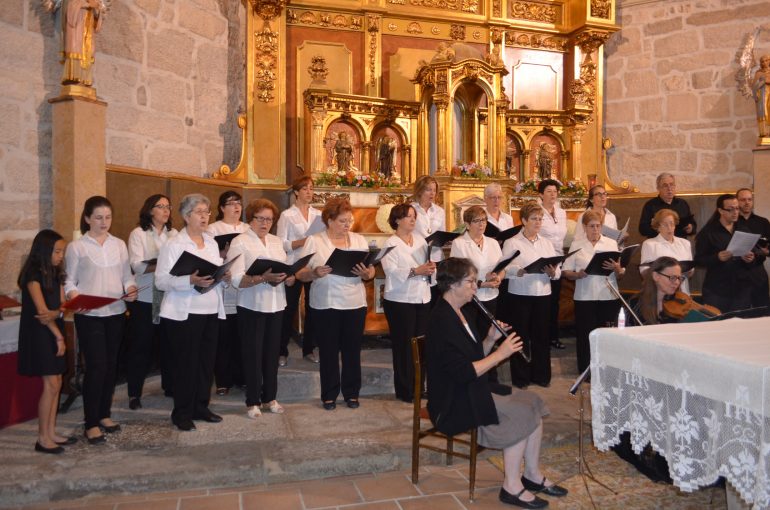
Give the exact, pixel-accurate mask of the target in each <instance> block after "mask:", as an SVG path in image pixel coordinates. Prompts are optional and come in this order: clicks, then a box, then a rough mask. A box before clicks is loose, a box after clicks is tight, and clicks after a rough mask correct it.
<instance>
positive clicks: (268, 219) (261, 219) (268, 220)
mask: <svg viewBox="0 0 770 510" xmlns="http://www.w3.org/2000/svg"><path fill="white" fill-rule="evenodd" d="M253 219H254V221H256V222H257V223H272V222H273V218H271V217H268V216H253Z"/></svg>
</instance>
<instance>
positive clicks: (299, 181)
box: [291, 175, 313, 194]
mask: <svg viewBox="0 0 770 510" xmlns="http://www.w3.org/2000/svg"><path fill="white" fill-rule="evenodd" d="M308 184H310V185H312V184H313V178H312V177H310V176H309V175H300V176H299V177H297V178H296V179H294V180H293V181H292V183H291V190H292V191H293V192H294V193H295V194H296V193H297V192H298V191H299V190H301V189H302V188H304V187H305V186H307V185H308Z"/></svg>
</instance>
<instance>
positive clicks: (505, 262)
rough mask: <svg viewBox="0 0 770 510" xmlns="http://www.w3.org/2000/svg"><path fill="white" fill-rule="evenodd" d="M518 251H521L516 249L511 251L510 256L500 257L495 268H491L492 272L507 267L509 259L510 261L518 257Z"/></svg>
mask: <svg viewBox="0 0 770 510" xmlns="http://www.w3.org/2000/svg"><path fill="white" fill-rule="evenodd" d="M520 253H521V252H520V251H519V250H516V251H515V252H513V255H511V256H510V257H508V258H507V259H502V260H501V261H500V262H498V263H497V265H496V266H495V268H494V269H493V270H492V272H493V273H497V272H498V271H502V270H503V269H505V268H506V267H508V264H510V263H511V261H512V260H513V259H515V258H516V257H518V256H519V254H520Z"/></svg>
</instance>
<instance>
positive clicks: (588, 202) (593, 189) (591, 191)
mask: <svg viewBox="0 0 770 510" xmlns="http://www.w3.org/2000/svg"><path fill="white" fill-rule="evenodd" d="M599 188H601V189H603V190H604V191H607V190H606V189H605V188H604V186H602V185H601V184H596V185H595V186H591V188H590V189H589V190H588V198H586V209H590V208H591V207H593V205H594V204H593V203H592V202H591V200H593V198H594V195H596V191H597V190H599Z"/></svg>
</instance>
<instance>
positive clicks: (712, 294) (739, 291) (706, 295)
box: [703, 282, 752, 313]
mask: <svg viewBox="0 0 770 510" xmlns="http://www.w3.org/2000/svg"><path fill="white" fill-rule="evenodd" d="M734 285H735V289H734V290H735V291H734V292H733V293H731V294H726V293H724V292H721V291H719V290H716V291H715V290H714V289H707V288H704V289H703V302H704V303H705V304H707V305H711V306H716V307H717V308H719V311H721V312H722V313H725V312H734V311H736V310H745V309H746V308H751V293H752V287H751V286H750V285H749V284H747V283H746V282H734Z"/></svg>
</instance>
